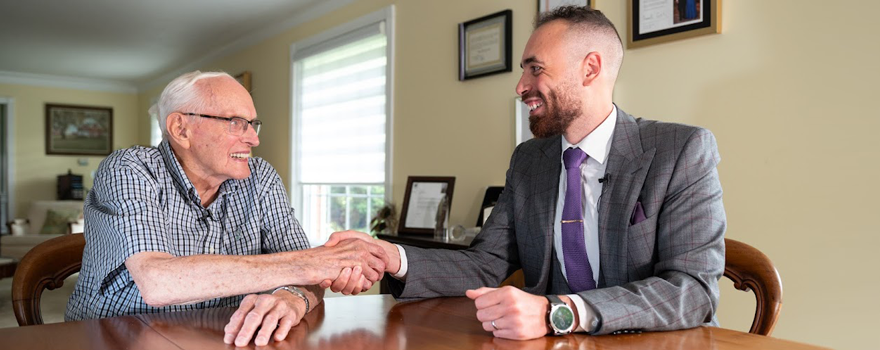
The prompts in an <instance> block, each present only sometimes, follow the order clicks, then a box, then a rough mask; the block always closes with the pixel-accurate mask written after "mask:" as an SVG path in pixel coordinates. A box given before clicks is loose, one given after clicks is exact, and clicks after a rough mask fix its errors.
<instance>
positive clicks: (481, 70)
mask: <svg viewBox="0 0 880 350" xmlns="http://www.w3.org/2000/svg"><path fill="white" fill-rule="evenodd" d="M512 27H513V11H511V10H504V11H501V12H498V13H493V14H491V15H488V16H484V17H480V18H477V19H474V20H470V21H467V22H464V23H459V25H458V80H462V81H463V80H467V79H471V78H477V77H483V76H487V75H492V74H498V73H504V72H512V71H513V67H512V65H511V57H512V55H511V47H512V46H511V37H512V34H511V33H512Z"/></svg>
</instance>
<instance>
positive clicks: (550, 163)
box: [527, 137, 562, 292]
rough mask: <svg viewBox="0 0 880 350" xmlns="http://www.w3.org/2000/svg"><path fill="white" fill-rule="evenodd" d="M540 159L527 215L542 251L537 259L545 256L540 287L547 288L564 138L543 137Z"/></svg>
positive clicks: (537, 245)
mask: <svg viewBox="0 0 880 350" xmlns="http://www.w3.org/2000/svg"><path fill="white" fill-rule="evenodd" d="M541 141H542V144H541V145H540V146H539V147H538V148H539V149H540V153H541V154H540V155H539V157H540V160H539V161H538V162H536V163H534V164H532V169H530V173H531V174H532V178H533V179H534V181H532V182H531V186H533V187H532V189H531V193H532V194H533V197H532V201H533V205H530V206H529V207H531V208H534V210H530V211H531V212H530V213H528V214H527V215H530V216H531V219H530V220H529V222H530V223H531V227H530V229H529V232H534V233H535V234H532V235H531V239H532V244H533V245H534V246H535V247H536V249H535V252H536V253H537V254H541V255H540V256H539V257H538V256H536V257H534V258H541V259H543V260H542V262H541V271H542V273H541V276H540V280H539V281H538V289H539V290H540V291H542V292H543V291H545V290H546V288H547V282H548V278H549V277H550V273H552V270H551V269H552V265H551V264H552V262H553V259H555V257H554V256H553V253H552V252H553V219H554V218H555V217H556V216H555V215H556V201H557V197H558V196H559V172H560V171H561V168H562V163H561V161H560V159H561V157H562V138H561V137H553V138H550V139H546V140H541Z"/></svg>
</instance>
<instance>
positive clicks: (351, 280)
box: [320, 231, 400, 295]
mask: <svg viewBox="0 0 880 350" xmlns="http://www.w3.org/2000/svg"><path fill="white" fill-rule="evenodd" d="M352 239H355V240H360V241H363V242H368V243H370V244H375V245H377V246H379V247H381V248H382V249H383V250H384V251H385V255H386V256H387V257H388V260H386V264H385V266H386V267H385V271H388V272H392V273H396V272H397V271H398V270H399V269H400V255H399V252H398V251H397V247H395V246H394V245H393V244H391V243H388V242H385V241H382V240H376V239H373V237H371V236H370V235H368V234H366V233H363V232H358V231H341V232H335V233H333V234H332V235H330V239H329V240H327V243H325V244H324V246H326V247H333V246H336V245H338V244H339V243H340V242H344V241H348V240H352ZM385 271H383V272H385ZM359 272H360V271H357V270H356V269H343V270H342V272H341V273H340V274H339V276H337V277H336V279H335V280H332V281H331V280H329V279H326V280H324V281H323V282H321V284H320V286H321V287H322V288H330V290H332V291H334V292H337V293H342V294H346V295H348V294H358V293H360V292H362V291H366V290H368V289H370V287H372V286H373V284H374V283H375V282H377V281H378V280H371V279H367V278H363V277H362V276H360V275H359ZM381 277H382V275H381V274H380V275H379V279H381Z"/></svg>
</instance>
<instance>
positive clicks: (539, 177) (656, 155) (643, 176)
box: [325, 7, 726, 339]
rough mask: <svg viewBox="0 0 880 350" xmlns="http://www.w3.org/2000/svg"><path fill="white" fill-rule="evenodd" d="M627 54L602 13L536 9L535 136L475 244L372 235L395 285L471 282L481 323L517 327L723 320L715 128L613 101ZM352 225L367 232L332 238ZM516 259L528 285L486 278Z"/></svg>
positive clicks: (431, 288) (669, 326)
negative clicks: (665, 119)
mask: <svg viewBox="0 0 880 350" xmlns="http://www.w3.org/2000/svg"><path fill="white" fill-rule="evenodd" d="M622 61H623V45H622V44H621V41H620V37H619V35H618V34H617V30H616V29H615V28H614V25H613V24H612V23H611V22H610V21H609V20H608V19H607V18H606V17H605V16H604V15H602V13H601V12H599V11H594V10H590V9H589V8H582V7H562V8H559V9H557V10H555V11H553V12H551V13H547V14H544V15H543V16H541V18H539V19H538V21H537V23H536V25H535V31H534V32H533V34H532V36H531V38H530V39H529V41H528V43H527V44H526V48H525V52H523V56H522V64H521V65H522V68H523V74H522V77H521V78H520V81H519V84H517V87H516V89H517V93H519V94H520V95H521V96H522V99H523V102H524V103H526V104H527V105H528V106H529V108H530V110H531V112H530V114H529V124H530V125H529V126H530V128H531V130H532V133H533V134H534V135H535V136H536V139H533V140H530V141H527V142H525V143H523V144H521V145H519V146H518V147H517V148H516V150H515V151H514V153H513V156H512V158H511V160H510V169H509V170H508V171H507V179H506V183H505V187H504V191H503V192H502V194H501V197H500V198H499V200H498V203H497V205H496V206H495V209H494V210H493V211H492V215H490V216H489V218H488V221H487V222H486V224H485V225H484V226H483V230H482V232H480V234H479V235H477V237H476V238H475V239H474V241H473V243H472V244H471V246H470V248H469V249H467V250H463V251H450V250H437V249H421V248H416V247H409V246H406V247H401V246H395V245H391V244H389V243H386V242H380V244H381V245H382V246H383V248H384V249H385V250H386V253H388V255H389V259H390V261H389V263H388V265H386V271H387V272H389V273H391V274H393V277H395V278H393V279H389V284H390V286H391V288H392V293H393V294H394V295H395V296H397V297H400V298H429V297H439V296H458V295H463V294H466V295H467V296H468V297H470V298H472V299H474V302H475V304H476V307H477V310H478V311H477V315H476V316H477V318H478V319H479V320H480V321H481V322H482V323H483V328H484V329H485V330H486V331H490V332H493V334H494V335H495V336H498V337H502V338H512V339H531V338H537V337H541V336H544V335H546V334H565V333H568V332H571V331H578V332H587V333H591V334H607V333H614V332H626V331H630V330H658V331H659V330H674V329H683V328H690V327H696V326H699V325H703V324H717V321H716V319H715V309H716V307H717V306H718V298H719V292H718V284H717V282H718V279H719V278H720V277H721V276H722V273H723V271H724V231H725V228H726V218H725V214H724V207H723V205H722V201H721V185H720V183H719V180H718V172H717V170H716V165H717V164H718V161H719V155H718V151H717V147H716V144H715V138H714V137H713V135H712V134H711V133H710V132H709V131H707V130H705V129H701V128H697V127H692V126H686V125H679V124H670V123H661V122H657V121H649V120H643V119H636V118H634V117H633V116H631V115H629V114H626V113H625V112H623V111H622V110H620V109H618V108H617V106H615V105H614V104H613V103H612V100H611V97H612V91H613V89H614V83H615V80H616V78H617V73H618V70H619V69H620V66H621V63H622ZM350 237H361V238H363V237H364V236H363V235H362V234H358V233H355V232H341V233H336V234H334V237H331V243H328V244H333V242H335V241H336V240H341V239H343V238H350ZM520 268H521V269H522V270H523V273H524V277H525V287H524V288H523V289H522V290H520V289H517V288H513V287H504V288H488V287H487V286H497V285H498V284H499V283H500V282H502V281H503V280H504V279H505V278H506V277H508V276H509V275H510V274H512V273H513V272H514V271H516V270H518V269H520ZM337 283H338V284H339V285H335V286H332V288H335V289H338V288H343V287H345V285H344V284H343V283H341V282H339V281H337ZM329 284H330V283H329V282H325V285H329ZM548 312H550V314H549V317H548Z"/></svg>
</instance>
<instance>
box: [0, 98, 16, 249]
mask: <svg viewBox="0 0 880 350" xmlns="http://www.w3.org/2000/svg"><path fill="white" fill-rule="evenodd" d="M12 142H13V139H12V99H10V98H4V97H0V233H2V234H10V233H11V232H7V231H8V230H9V228H8V227H7V225H6V223H7V222H9V221H10V219H9V218H10V217H13V215H14V214H15V213H14V210H13V209H12V205H13V204H12V203H13V200H12V176H13V175H12V172H13V169H12Z"/></svg>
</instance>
